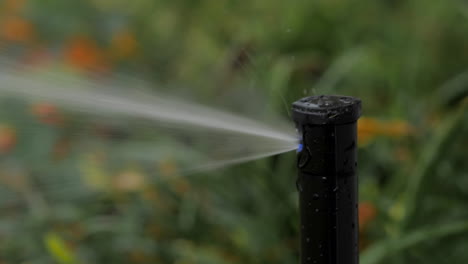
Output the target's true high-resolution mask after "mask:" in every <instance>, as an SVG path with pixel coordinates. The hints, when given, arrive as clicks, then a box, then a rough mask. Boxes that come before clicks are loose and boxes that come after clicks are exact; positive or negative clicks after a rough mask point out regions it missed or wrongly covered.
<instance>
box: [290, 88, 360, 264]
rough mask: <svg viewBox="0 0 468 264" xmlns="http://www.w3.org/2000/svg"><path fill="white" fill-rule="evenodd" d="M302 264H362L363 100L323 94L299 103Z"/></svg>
mask: <svg viewBox="0 0 468 264" xmlns="http://www.w3.org/2000/svg"><path fill="white" fill-rule="evenodd" d="M292 110H293V119H294V121H295V123H296V127H297V130H298V133H299V136H300V139H301V143H300V145H299V148H298V162H297V166H298V170H299V174H298V178H297V188H298V191H299V201H300V202H299V204H300V219H301V220H300V221H301V229H300V232H301V243H300V244H301V249H300V260H301V262H300V263H301V264H305V263H316V264H325V263H326V264H358V263H359V257H358V230H359V229H358V212H357V208H358V180H357V175H356V169H357V160H356V157H357V120H358V118H359V116H360V115H361V100H359V99H357V98H353V97H349V96H337V95H321V96H311V97H306V98H303V99H301V100H299V101H296V102H294V103H293V105H292Z"/></svg>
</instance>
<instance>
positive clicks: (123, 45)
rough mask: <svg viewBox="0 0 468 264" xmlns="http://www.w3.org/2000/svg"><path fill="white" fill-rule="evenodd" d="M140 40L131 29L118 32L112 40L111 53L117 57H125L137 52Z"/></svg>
mask: <svg viewBox="0 0 468 264" xmlns="http://www.w3.org/2000/svg"><path fill="white" fill-rule="evenodd" d="M137 46H138V42H137V40H136V39H135V36H134V35H133V34H132V33H131V32H129V31H120V32H117V33H116V34H115V35H114V36H113V37H112V40H111V53H112V56H113V57H114V58H115V59H125V58H129V57H131V56H133V55H135V54H136V52H137Z"/></svg>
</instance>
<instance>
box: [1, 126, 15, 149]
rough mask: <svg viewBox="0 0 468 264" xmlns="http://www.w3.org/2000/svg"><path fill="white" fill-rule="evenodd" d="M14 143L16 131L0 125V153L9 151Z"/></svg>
mask: <svg viewBox="0 0 468 264" xmlns="http://www.w3.org/2000/svg"><path fill="white" fill-rule="evenodd" d="M15 145H16V131H15V130H14V129H13V128H11V127H9V126H4V125H1V126H0V153H1V154H5V153H7V152H10V151H11V150H12V149H13V148H14V147H15Z"/></svg>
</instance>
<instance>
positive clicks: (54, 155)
mask: <svg viewBox="0 0 468 264" xmlns="http://www.w3.org/2000/svg"><path fill="white" fill-rule="evenodd" d="M23 2H24V3H23ZM1 6H2V7H1V9H0V20H1V21H0V27H1V28H0V30H1V32H0V33H1V38H2V40H3V41H2V42H1V45H0V49H1V50H2V52H3V53H4V54H8V55H9V56H12V57H15V58H18V59H19V60H22V61H25V62H27V63H39V64H40V63H41V61H42V60H47V59H50V58H52V59H53V60H58V61H62V62H64V63H65V64H70V65H72V66H74V67H77V68H80V69H83V70H84V72H85V73H92V72H95V71H97V70H99V72H101V73H103V74H105V73H106V72H125V73H127V74H129V75H133V76H137V77H141V78H145V79H150V80H154V81H157V82H158V83H163V84H165V87H167V88H166V89H172V90H173V91H172V92H173V93H176V94H177V93H179V94H180V93H185V95H184V96H187V97H189V98H196V100H197V101H202V102H210V103H213V102H214V101H217V102H220V104H221V103H226V104H227V105H229V102H230V101H231V99H232V100H233V101H236V100H237V101H241V100H244V101H243V103H244V104H243V105H240V106H239V105H238V106H237V108H240V109H244V111H247V112H248V111H252V110H251V109H258V108H259V107H260V108H268V109H270V110H273V111H275V112H277V113H279V114H281V115H283V116H285V117H287V115H288V108H289V105H290V103H291V102H293V101H295V100H297V99H298V98H300V97H303V96H305V95H310V94H333V93H337V94H346V95H353V96H357V97H360V98H362V100H363V102H364V103H363V104H364V109H363V110H364V115H365V116H367V117H370V118H372V119H375V120H381V122H387V121H390V120H397V121H399V122H403V123H405V124H409V125H410V126H411V127H412V128H413V129H412V132H411V133H410V132H408V133H403V134H398V135H397V136H388V135H385V134H386V133H383V135H377V134H379V133H377V132H375V131H378V129H375V128H373V126H374V125H371V127H370V129H371V134H372V133H374V134H375V135H374V134H372V135H370V136H372V138H371V139H369V138H368V139H367V140H366V141H367V142H366V144H364V145H362V146H361V148H360V154H359V155H360V156H359V170H360V173H359V177H360V199H361V201H363V202H366V208H367V209H368V211H369V210H370V212H367V214H366V212H364V211H362V212H361V214H362V215H361V220H363V219H364V218H365V222H366V225H365V226H362V227H361V244H362V245H361V246H362V251H361V253H362V254H361V262H362V263H366V264H370V263H414V262H422V263H463V262H464V260H466V259H467V258H468V252H467V251H466V250H465V249H466V248H467V247H468V240H467V238H466V235H467V233H468V211H467V210H466V201H468V174H467V172H468V168H467V163H466V145H467V144H468V137H467V136H466V135H468V122H467V121H468V115H467V111H466V104H467V100H466V95H467V93H468V79H467V68H466V67H467V65H468V49H467V48H466V47H467V45H468V34H467V33H468V23H467V20H468V3H466V1H461V0H446V1H423V0H414V1H403V0H380V1H371V0H368V1H349V0H345V1H336V0H313V1H303V0H300V1H299V0H292V1H272V0H251V1H244V2H240V1H228V0H226V1H210V0H197V1H192V0H174V1H150V0H136V1H123V0H83V1H71V0H69V1H63V0H41V1H39V0H30V1H13V0H4V1H2V2H1ZM83 54H84V55H83ZM86 54H88V55H89V54H91V55H89V57H88V56H87V55H86ZM0 85H1V84H0ZM175 87H189V88H190V89H185V90H177V91H174V89H176V88H175ZM177 89H178V88H177ZM252 91H254V92H255V93H258V94H261V95H262V96H263V97H264V99H263V100H261V101H260V102H257V101H255V102H246V101H245V98H248V97H246V96H245V94H244V92H247V93H248V92H252ZM187 94H189V95H187ZM44 107H45V109H44ZM229 107H231V108H236V105H235V104H233V105H229ZM1 109H2V111H1V113H0V122H1V124H2V127H1V129H0V150H1V151H2V154H1V156H0V179H1V181H2V185H1V187H0V191H1V192H2V194H0V197H1V199H3V201H6V202H5V204H6V205H7V206H5V207H3V208H2V209H1V210H2V211H1V213H0V263H2V264H4V263H28V264H40V263H58V264H72V263H73V264H77V263H116V264H117V263H177V264H188V263H297V256H298V252H297V251H298V246H297V245H298V228H297V226H298V212H297V202H296V193H295V189H294V186H295V185H294V182H295V167H294V165H295V155H294V153H288V154H283V155H280V156H276V157H272V158H269V159H263V160H259V161H256V162H250V163H247V164H243V165H237V166H233V167H230V168H226V169H222V170H217V171H213V172H210V173H202V174H198V175H191V176H190V177H177V178H171V177H166V178H164V177H165V175H168V174H172V173H177V167H176V165H174V164H171V162H170V161H168V162H166V163H164V164H160V165H159V166H157V167H153V168H141V167H140V166H138V165H135V164H121V163H116V162H111V160H107V159H106V158H105V156H106V155H107V154H108V153H105V152H104V153H99V152H97V153H95V152H93V153H85V154H83V153H80V152H77V151H73V142H74V140H77V138H76V137H67V135H71V134H73V133H71V132H70V131H68V132H67V131H65V132H64V131H63V129H61V127H60V125H57V124H58V123H60V122H59V121H60V118H59V117H57V119H54V118H52V120H48V119H47V120H44V119H43V118H41V116H42V117H43V112H44V111H45V112H46V114H47V115H49V116H50V115H51V114H52V116H53V115H58V114H57V113H56V111H57V110H55V109H53V108H50V106H44V105H43V106H39V108H38V109H36V110H33V115H31V113H30V112H29V111H25V110H24V105H21V104H18V103H16V102H2V108H1ZM246 109H248V110H246ZM38 116H39V119H38V118H37V117H38ZM75 127H76V126H75ZM365 128H366V127H363V126H360V130H361V129H365ZM372 129H374V130H372ZM385 130H388V129H385ZM372 131H374V132H372ZM72 132H73V131H72ZM380 134H382V133H380ZM64 135H65V136H64ZM364 139H365V138H364ZM69 145H71V146H72V147H69ZM69 148H71V149H72V150H69ZM103 156H104V158H103ZM106 174H112V175H117V176H116V178H117V179H120V182H117V183H115V182H114V183H111V185H112V187H108V188H106V190H102V188H101V187H102V186H101V185H100V183H92V184H91V185H92V186H93V188H94V190H91V191H90V190H89V186H88V187H87V186H83V181H82V180H80V179H81V178H83V177H86V175H88V176H89V175H92V176H93V179H96V178H98V179H99V177H100V175H101V176H102V175H106ZM12 179H14V180H12ZM151 179H158V180H151ZM161 179H163V180H161ZM85 182H86V180H85ZM129 182H130V183H129ZM141 182H143V187H142V186H141V184H140V183H141ZM52 183H53V184H52ZM88 184H89V182H88ZM93 184H94V185H93ZM129 185H130V187H128V186H129ZM122 186H123V187H122ZM91 189H92V188H91ZM9 192H16V193H19V194H21V197H22V200H21V201H20V202H19V203H17V202H16V201H15V202H12V203H8V197H9V196H8V193H9ZM89 192H91V193H92V195H83V193H89ZM363 208H364V207H363Z"/></svg>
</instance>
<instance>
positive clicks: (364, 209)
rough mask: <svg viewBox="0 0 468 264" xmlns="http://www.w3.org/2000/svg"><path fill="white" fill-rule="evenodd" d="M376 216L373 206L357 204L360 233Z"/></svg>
mask: <svg viewBox="0 0 468 264" xmlns="http://www.w3.org/2000/svg"><path fill="white" fill-rule="evenodd" d="M376 216H377V210H376V209H375V206H374V205H373V204H372V203H370V202H361V203H360V204H359V231H360V232H362V231H363V230H364V229H365V228H366V227H367V226H368V225H369V223H371V222H372V221H373V220H374V219H375V217H376Z"/></svg>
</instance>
